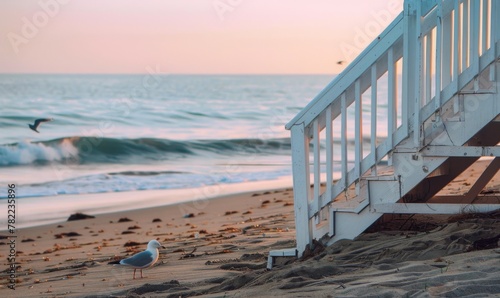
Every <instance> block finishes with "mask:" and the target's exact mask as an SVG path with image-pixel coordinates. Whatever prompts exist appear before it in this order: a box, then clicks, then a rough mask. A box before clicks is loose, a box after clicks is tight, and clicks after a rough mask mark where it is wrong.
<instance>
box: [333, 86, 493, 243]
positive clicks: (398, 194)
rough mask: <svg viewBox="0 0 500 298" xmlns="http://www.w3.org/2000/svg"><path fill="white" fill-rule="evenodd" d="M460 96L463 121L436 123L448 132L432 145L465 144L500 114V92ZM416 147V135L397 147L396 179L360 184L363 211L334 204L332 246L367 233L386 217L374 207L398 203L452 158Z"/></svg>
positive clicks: (388, 178)
mask: <svg viewBox="0 0 500 298" xmlns="http://www.w3.org/2000/svg"><path fill="white" fill-rule="evenodd" d="M457 96H459V95H457ZM460 96H463V101H461V102H462V103H463V107H462V110H463V118H462V121H458V122H457V121H453V122H450V121H446V120H443V119H441V121H442V122H438V123H436V127H437V128H439V126H443V127H444V130H443V131H442V132H441V133H440V134H437V135H436V137H435V139H434V140H432V141H431V142H430V145H431V146H438V145H448V146H449V145H453V146H460V145H465V144H467V142H469V141H470V140H471V139H473V138H474V137H475V136H476V135H477V134H478V133H479V132H480V131H481V129H483V128H484V127H485V126H487V125H488V123H490V122H491V121H494V120H495V118H497V117H498V115H499V114H500V110H499V109H500V97H499V94H498V93H494V92H488V93H475V94H460ZM443 122H444V123H443ZM412 146H413V133H412V134H411V135H410V136H409V138H407V139H405V140H403V141H402V142H401V143H400V144H399V145H397V146H395V149H394V151H393V153H392V160H393V168H394V174H393V175H392V176H388V177H387V176H386V177H384V178H383V179H377V177H365V178H361V179H362V180H366V182H367V183H360V195H365V196H366V198H365V199H364V200H363V201H361V202H360V203H359V204H360V205H363V206H362V207H363V208H351V209H345V208H336V207H335V202H333V203H332V204H331V205H330V216H331V222H332V223H331V225H332V226H331V227H330V233H329V236H330V239H329V240H328V243H327V244H328V245H331V244H333V243H334V242H336V241H338V240H341V239H354V238H355V237H357V236H358V235H359V234H361V233H363V232H364V231H365V230H366V229H367V228H368V227H370V226H371V225H372V224H373V223H374V222H375V221H377V220H378V219H379V218H380V217H381V216H382V215H383V213H382V212H378V211H377V210H376V208H375V207H374V205H376V204H384V203H385V204H387V203H396V202H398V201H399V200H400V199H401V198H402V197H403V196H404V195H406V194H407V193H409V192H410V191H411V190H412V189H413V188H414V187H416V186H417V185H419V184H420V183H421V182H422V181H423V180H424V179H426V178H427V177H428V176H429V174H431V173H433V172H434V171H435V170H437V169H438V168H439V167H441V166H442V165H443V164H445V162H446V161H447V160H449V159H450V158H448V157H429V156H424V155H423V154H422V151H425V147H423V148H422V149H421V150H418V149H415V148H413V147H412ZM464 158H467V159H470V158H468V157H464ZM473 160H475V158H473ZM472 162H473V161H472ZM356 209H358V210H356Z"/></svg>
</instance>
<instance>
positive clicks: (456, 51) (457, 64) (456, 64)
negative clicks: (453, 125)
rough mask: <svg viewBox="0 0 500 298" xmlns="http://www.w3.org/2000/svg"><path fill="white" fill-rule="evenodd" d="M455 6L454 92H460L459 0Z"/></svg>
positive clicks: (456, 0)
mask: <svg viewBox="0 0 500 298" xmlns="http://www.w3.org/2000/svg"><path fill="white" fill-rule="evenodd" d="M454 4H455V5H454V7H453V13H454V17H453V77H452V80H453V86H454V87H453V89H454V93H455V92H458V74H459V73H460V71H461V70H460V60H461V55H462V53H461V50H460V38H461V37H460V6H459V0H455V3H454Z"/></svg>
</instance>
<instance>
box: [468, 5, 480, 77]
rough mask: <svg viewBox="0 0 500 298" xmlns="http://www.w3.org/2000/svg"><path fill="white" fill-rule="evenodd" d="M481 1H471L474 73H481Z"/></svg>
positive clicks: (472, 64) (472, 65)
mask: <svg viewBox="0 0 500 298" xmlns="http://www.w3.org/2000/svg"><path fill="white" fill-rule="evenodd" d="M479 1H480V0H473V1H472V2H471V15H470V18H471V20H470V21H471V32H470V34H471V38H470V42H471V57H470V60H471V62H470V63H471V67H472V72H473V73H476V74H477V73H479Z"/></svg>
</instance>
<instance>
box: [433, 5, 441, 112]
mask: <svg viewBox="0 0 500 298" xmlns="http://www.w3.org/2000/svg"><path fill="white" fill-rule="evenodd" d="M437 13H438V19H437V26H436V73H435V76H434V78H435V81H436V82H435V84H434V85H435V86H436V87H435V88H436V95H435V96H434V110H437V109H439V108H440V107H441V79H442V74H443V70H442V59H441V58H442V56H443V29H442V27H443V26H442V23H443V16H442V5H441V1H439V2H438V7H437Z"/></svg>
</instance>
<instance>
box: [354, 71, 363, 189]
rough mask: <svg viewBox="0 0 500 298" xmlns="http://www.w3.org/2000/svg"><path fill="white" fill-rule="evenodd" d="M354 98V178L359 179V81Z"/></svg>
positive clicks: (361, 134)
mask: <svg viewBox="0 0 500 298" xmlns="http://www.w3.org/2000/svg"><path fill="white" fill-rule="evenodd" d="M354 96H355V112H354V114H355V115H354V118H355V129H354V135H355V136H354V156H355V157H354V168H355V174H354V175H355V178H354V179H356V180H357V179H359V177H361V159H362V158H363V147H362V146H363V117H362V112H361V111H362V106H361V93H360V86H359V80H358V81H356V83H354ZM358 194H359V186H358V184H356V195H358Z"/></svg>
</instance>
